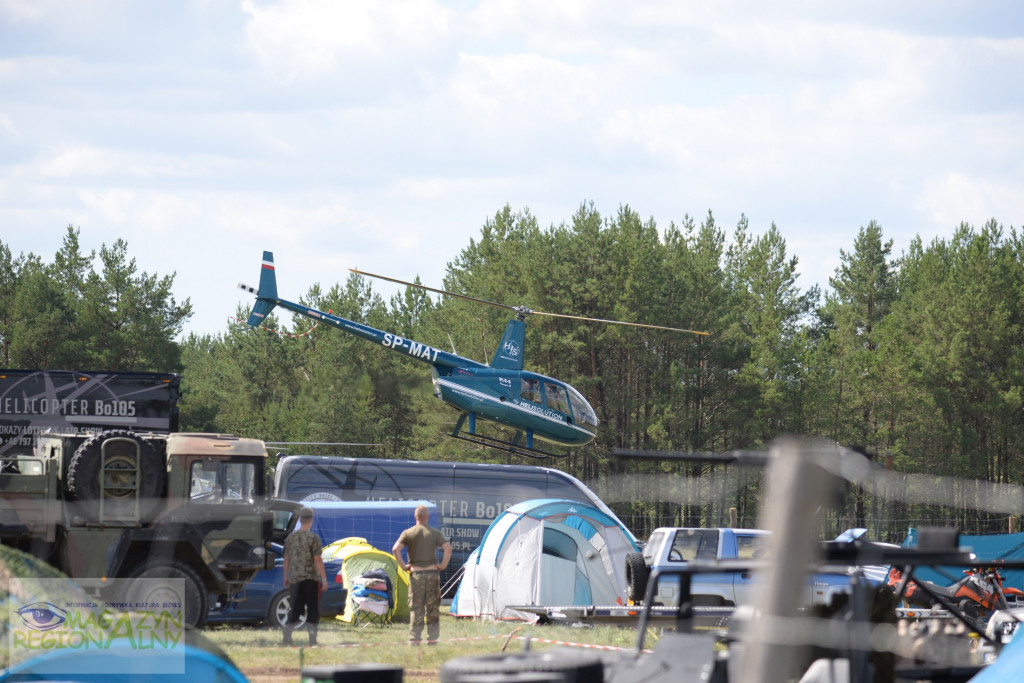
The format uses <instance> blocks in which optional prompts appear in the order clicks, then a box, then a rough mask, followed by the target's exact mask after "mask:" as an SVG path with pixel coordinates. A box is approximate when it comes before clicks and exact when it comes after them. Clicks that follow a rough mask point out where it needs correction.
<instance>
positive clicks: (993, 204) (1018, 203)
mask: <svg viewBox="0 0 1024 683" xmlns="http://www.w3.org/2000/svg"><path fill="white" fill-rule="evenodd" d="M914 208H915V209H916V210H917V211H918V212H919V213H921V215H922V216H924V217H925V219H926V220H927V221H928V222H929V223H931V226H932V229H933V231H934V234H941V233H947V232H949V231H951V230H952V229H953V228H955V227H956V226H957V225H959V224H960V223H961V222H965V223H968V224H970V225H973V226H975V227H981V226H982V225H983V224H984V223H985V222H986V221H988V220H989V219H990V218H995V219H996V220H998V221H999V222H1000V223H1002V224H1003V225H1007V226H1009V225H1015V226H1017V227H1021V226H1022V217H1024V196H1021V192H1020V186H1019V185H1015V184H1008V183H1005V182H1001V181H999V180H993V179H990V178H985V177H971V176H967V175H965V174H963V173H957V172H948V173H946V174H944V175H942V176H937V177H932V178H928V179H926V180H925V181H924V182H923V183H922V185H921V188H920V191H919V192H918V193H917V195H916V196H915V197H914Z"/></svg>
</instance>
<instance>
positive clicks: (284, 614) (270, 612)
mask: <svg viewBox="0 0 1024 683" xmlns="http://www.w3.org/2000/svg"><path fill="white" fill-rule="evenodd" d="M291 608H292V598H291V596H290V595H289V594H288V591H287V590H283V591H281V592H280V593H278V594H277V595H275V596H274V599H273V600H271V601H270V607H268V608H267V620H266V621H265V622H263V623H264V624H266V625H267V626H269V627H270V628H284V625H285V622H287V621H288V612H289V610H291ZM305 624H306V610H302V614H300V615H299V620H298V621H296V622H295V628H300V627H302V626H305Z"/></svg>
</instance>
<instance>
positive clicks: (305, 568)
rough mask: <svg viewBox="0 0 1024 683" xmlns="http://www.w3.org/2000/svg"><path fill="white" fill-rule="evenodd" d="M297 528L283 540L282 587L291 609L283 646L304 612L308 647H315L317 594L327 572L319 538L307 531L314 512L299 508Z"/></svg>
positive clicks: (317, 613) (289, 638)
mask: <svg viewBox="0 0 1024 683" xmlns="http://www.w3.org/2000/svg"><path fill="white" fill-rule="evenodd" d="M299 524H300V526H299V528H298V529H296V530H295V531H293V532H292V533H291V534H289V535H288V538H286V539H285V541H284V587H285V588H287V589H288V597H289V598H290V599H291V603H292V604H291V609H290V610H289V611H288V619H287V620H286V622H285V626H284V641H283V642H284V644H285V645H291V644H292V630H293V629H294V628H295V624H296V623H297V622H298V621H299V617H301V616H302V610H303V609H305V610H306V629H307V630H308V631H309V644H310V645H316V632H317V626H318V624H319V623H320V591H321V590H326V588H327V573H326V572H325V570H324V558H323V557H322V556H321V554H320V552H321V550H322V546H321V543H320V537H319V536H317V535H316V534H314V533H313V532H312V531H311V530H310V529H311V527H312V526H313V511H312V510H311V509H310V508H305V507H304V508H302V510H301V511H300V512H299Z"/></svg>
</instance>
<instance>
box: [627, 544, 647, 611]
mask: <svg viewBox="0 0 1024 683" xmlns="http://www.w3.org/2000/svg"><path fill="white" fill-rule="evenodd" d="M650 575H651V569H650V567H648V566H647V563H646V562H645V561H644V556H643V553H628V554H627V555H626V597H627V598H629V599H630V600H632V601H633V602H634V603H640V602H642V601H643V599H644V594H645V593H646V592H647V579H648V577H650Z"/></svg>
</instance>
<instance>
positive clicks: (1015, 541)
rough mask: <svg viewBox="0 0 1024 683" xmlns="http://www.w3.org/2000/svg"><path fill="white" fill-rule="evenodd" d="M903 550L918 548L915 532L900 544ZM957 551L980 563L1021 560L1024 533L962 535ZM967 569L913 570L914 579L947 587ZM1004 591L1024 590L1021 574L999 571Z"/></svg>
mask: <svg viewBox="0 0 1024 683" xmlns="http://www.w3.org/2000/svg"><path fill="white" fill-rule="evenodd" d="M903 547H904V548H915V547H917V529H915V528H913V527H911V528H910V531H909V532H908V533H907V538H906V540H904V541H903ZM960 547H961V548H962V549H964V550H969V551H970V552H972V553H974V554H975V555H976V556H977V558H978V559H979V560H983V561H984V560H1016V561H1021V560H1024V533H1016V534H984V535H973V534H971V535H961V536H960ZM964 569H966V567H920V568H918V567H915V568H914V577H915V578H918V579H922V580H925V581H931V582H932V583H937V584H939V585H940V586H949V585H951V584H954V583H956V582H957V581H959V580H960V579H962V578H963V576H964V573H963V572H964ZM999 573H1000V574H1001V575H1002V576H1003V584H1004V587H1013V588H1020V589H1021V590H1024V570H1020V569H1005V570H1003V569H1001V570H999Z"/></svg>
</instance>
